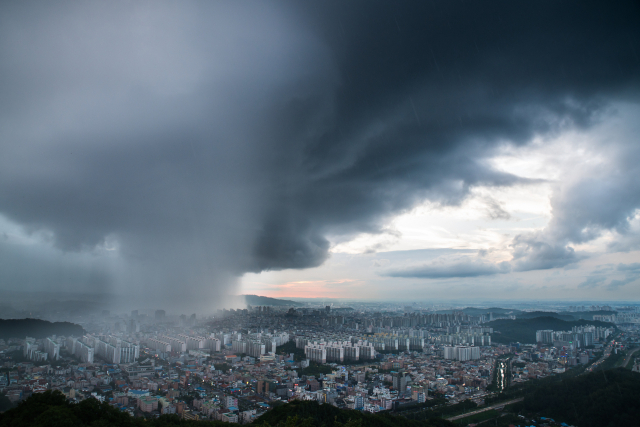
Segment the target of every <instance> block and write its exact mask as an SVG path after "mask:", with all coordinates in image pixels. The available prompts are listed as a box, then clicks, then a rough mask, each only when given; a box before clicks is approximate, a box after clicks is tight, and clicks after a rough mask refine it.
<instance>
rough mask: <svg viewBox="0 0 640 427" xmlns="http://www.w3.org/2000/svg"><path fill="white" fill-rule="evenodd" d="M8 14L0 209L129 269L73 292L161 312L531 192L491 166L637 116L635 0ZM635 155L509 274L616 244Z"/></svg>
mask: <svg viewBox="0 0 640 427" xmlns="http://www.w3.org/2000/svg"><path fill="white" fill-rule="evenodd" d="M0 7H1V9H0V40H1V41H0V63H1V64H3V65H2V68H1V69H0V73H1V74H0V93H2V97H1V100H0V129H1V130H0V141H1V144H0V214H1V215H2V216H4V217H5V218H7V219H8V221H9V222H11V223H12V224H18V225H19V226H21V227H22V230H23V233H24V234H25V235H29V233H34V232H36V231H37V232H41V233H47V235H48V236H49V239H48V241H47V242H44V243H42V244H46V245H52V246H53V247H55V248H57V250H59V251H62V252H66V253H72V254H73V253H76V254H78V253H81V254H87V253H92V254H94V256H95V257H98V262H100V261H99V260H100V259H102V258H101V257H105V255H104V254H105V253H106V252H107V251H114V252H116V253H117V259H118V262H116V263H115V264H117V266H116V267H114V266H113V264H114V263H113V262H111V261H109V262H105V263H104V266H103V270H104V271H105V272H106V273H105V274H106V275H107V276H108V277H109V279H105V278H104V276H100V277H101V278H100V280H86V281H85V282H84V283H82V284H79V285H78V286H79V287H82V288H87V289H88V288H91V286H94V287H96V288H99V289H100V290H104V289H105V288H106V289H108V288H109V286H112V287H113V290H114V292H115V291H116V290H118V289H120V290H122V289H123V288H122V287H120V288H118V286H122V284H126V289H128V290H131V291H132V292H133V291H135V292H139V293H140V294H141V295H145V294H149V293H153V294H156V295H161V296H162V297H158V298H160V299H162V298H165V299H166V300H167V301H169V300H170V298H173V296H175V295H186V296H187V297H188V298H193V299H206V298H214V297H215V295H216V294H219V293H226V292H232V291H233V283H234V281H235V279H236V278H237V277H238V276H240V275H242V274H243V273H245V272H259V271H264V270H278V269H288V268H294V269H299V268H307V267H312V266H317V265H320V264H321V263H323V262H324V261H325V260H326V259H327V257H328V256H329V253H328V250H329V248H330V240H329V239H330V236H342V238H343V239H348V238H350V236H355V235H357V234H358V233H361V232H370V233H376V232H380V231H382V230H383V229H384V227H385V224H386V221H388V219H389V218H390V217H392V216H393V215H396V214H398V213H400V212H403V211H405V210H407V209H410V208H412V207H413V206H415V205H416V204H417V203H419V202H421V201H423V200H425V199H430V200H433V201H435V202H438V203H441V204H443V205H456V204H459V203H461V202H462V201H463V200H464V198H465V197H466V196H467V195H468V194H469V190H470V188H472V187H474V186H478V185H483V186H489V187H492V186H509V185H513V184H515V183H518V184H521V183H523V182H526V180H524V179H522V178H519V177H517V176H514V175H511V174H508V173H505V172H501V171H498V170H496V169H494V168H493V167H491V165H490V163H489V162H488V161H487V160H488V159H489V158H490V157H491V156H492V155H493V154H494V153H495V151H496V150H497V149H498V148H499V147H501V146H504V144H514V145H524V144H527V143H529V142H530V141H531V140H532V138H534V137H536V136H540V135H553V134H557V133H560V132H563V131H565V130H567V129H576V128H578V129H588V128H589V127H591V126H593V125H594V123H597V122H598V121H599V120H601V119H602V117H603V114H605V112H607V111H608V110H607V108H609V106H610V105H611V104H612V103H614V102H622V101H624V102H630V103H637V101H638V89H639V86H638V84H639V83H640V77H639V76H640V60H639V56H638V54H639V53H640V35H639V30H638V28H640V22H639V20H638V16H639V15H638V13H637V12H638V10H637V9H638V7H637V4H636V3H634V2H621V3H620V2H619V3H617V4H616V5H615V7H613V6H608V5H606V4H602V3H594V4H589V3H587V2H562V3H558V2H542V3H540V2H538V3H536V4H531V5H523V4H514V3H513V2H491V3H477V4H474V3H471V4H466V3H465V4H462V3H455V4H453V3H452V2H437V1H436V2H429V3H416V2H394V3H393V4H391V3H388V2H349V3H346V4H345V3H344V2H337V1H336V2H321V3H312V4H308V3H299V2H286V1H285V2H269V3H263V2H251V3H241V4H238V3H232V4H222V3H214V4H208V3H198V2H186V3H180V5H178V4H175V3H170V2H166V3H165V2H155V3H153V4H151V3H134V4H131V3H125V2H109V3H104V4H100V3H87V4H78V3H75V2H59V3H56V4H55V5H42V4H35V3H33V4H31V3H29V2H20V3H6V4H3V5H2V6H0ZM633 154H634V156H635V155H637V154H638V153H635V152H634V153H633ZM635 159H637V157H635ZM624 160H625V161H626V163H621V164H620V165H621V167H622V168H623V169H621V172H620V174H619V175H618V176H612V175H605V176H603V177H594V178H593V179H594V181H593V182H590V181H581V182H576V183H574V184H572V185H571V186H568V187H567V192H566V193H563V194H559V195H558V196H557V198H556V199H555V200H554V222H553V224H552V225H551V226H550V227H551V229H552V230H554V232H553V236H554V237H553V238H549V237H546V236H542V238H539V237H540V236H523V237H520V238H518V239H516V241H515V243H514V244H515V246H514V257H515V261H514V268H515V269H516V270H528V269H539V268H552V267H559V266H564V265H567V264H569V263H570V262H575V260H576V258H575V254H574V252H573V250H572V249H571V248H570V246H569V243H570V242H584V241H588V240H589V239H592V238H594V236H596V235H597V234H598V232H599V230H606V229H613V230H616V231H619V232H624V231H625V227H626V225H625V221H626V218H627V217H628V216H629V215H630V214H631V212H633V210H634V209H637V208H638V205H639V204H640V199H639V198H638V194H640V192H638V191H637V185H636V182H638V181H637V180H635V179H634V178H635V177H637V176H638V175H637V164H638V163H637V162H636V161H634V158H628V159H627V158H626V157H625V158H624ZM621 188H623V189H621ZM594 189H595V192H594ZM596 197H597V200H598V201H594V198H596ZM491 206H493V205H491ZM491 206H490V207H491ZM492 212H493V215H495V216H496V217H499V218H507V217H506V216H505V213H504V212H503V211H501V210H500V209H499V206H497V207H496V206H493V208H492ZM3 244H4V245H5V246H4V248H5V249H4V250H7V251H8V250H11V249H10V246H7V245H9V243H3ZM27 252H28V251H27ZM24 256H25V257H26V258H25V259H29V255H28V254H27V255H24ZM458 267H459V268H461V269H464V268H466V269H467V270H465V271H468V272H469V274H471V273H473V272H474V271H475V272H476V273H478V272H480V273H481V274H485V273H482V272H483V271H485V272H488V271H490V270H492V269H494V270H495V269H498V271H500V270H499V267H496V266H487V265H486V264H477V265H476V264H473V265H467V266H466V267H465V266H458ZM463 267H464V268H463ZM430 268H431V270H429V268H427V269H426V270H424V271H423V273H424V275H423V276H422V277H445V276H443V275H446V274H449V273H447V271H448V270H447V271H445V270H442V271H440V272H439V273H438V271H436V270H437V268H435V267H430ZM434 268H435V270H434ZM12 269H16V270H15V271H11V270H12ZM21 271H22V270H21V267H14V266H8V270H6V271H5V272H4V273H0V285H1V286H6V287H9V286H10V285H11V286H14V285H15V283H17V282H20V281H21V280H24V278H23V279H21V277H24V275H21ZM429 271H430V272H429ZM418 273H419V272H416V274H418ZM434 274H436V276H433V275H434ZM437 274H440V276H437ZM486 274H489V273H486ZM430 275H431V276H430ZM63 282H64V280H61V279H52V280H40V281H34V282H33V283H34V284H33V286H34V287H35V288H38V287H40V288H49V289H55V288H56V287H59V286H63V284H64V283H63ZM109 283H110V284H111V285H109ZM203 297H204V298H203Z"/></svg>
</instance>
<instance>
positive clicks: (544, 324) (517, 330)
mask: <svg viewBox="0 0 640 427" xmlns="http://www.w3.org/2000/svg"><path fill="white" fill-rule="evenodd" d="M485 325H486V326H489V327H492V328H493V331H494V333H493V334H491V340H492V341H493V342H498V343H505V344H508V343H510V342H521V343H525V344H535V342H536V331H537V330H540V329H553V330H554V331H570V330H571V328H573V327H574V326H581V325H594V326H605V327H610V326H614V325H613V324H611V323H606V322H600V321H596V320H573V321H570V322H569V321H566V320H562V319H558V318H556V317H550V316H543V317H534V318H531V319H515V320H511V319H499V320H494V321H492V322H488V323H485Z"/></svg>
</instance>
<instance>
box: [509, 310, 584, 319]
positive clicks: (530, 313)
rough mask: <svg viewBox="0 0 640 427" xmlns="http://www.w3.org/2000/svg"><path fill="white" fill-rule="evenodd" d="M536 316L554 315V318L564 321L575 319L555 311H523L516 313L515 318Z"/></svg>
mask: <svg viewBox="0 0 640 427" xmlns="http://www.w3.org/2000/svg"><path fill="white" fill-rule="evenodd" d="M536 317H555V318H556V319H562V320H566V321H572V320H576V318H575V317H573V316H570V315H567V314H559V313H556V312H555V311H524V312H522V313H518V314H517V315H516V318H517V319H533V318H536Z"/></svg>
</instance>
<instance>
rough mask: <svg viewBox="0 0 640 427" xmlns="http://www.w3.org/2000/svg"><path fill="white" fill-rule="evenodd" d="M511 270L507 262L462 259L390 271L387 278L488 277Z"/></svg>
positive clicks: (386, 274)
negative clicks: (494, 262) (495, 262)
mask: <svg viewBox="0 0 640 427" xmlns="http://www.w3.org/2000/svg"><path fill="white" fill-rule="evenodd" d="M510 270H511V268H510V266H509V264H508V263H507V262H503V263H500V264H498V265H496V264H493V263H489V262H486V261H482V260H474V259H463V260H457V261H453V262H447V263H444V262H431V263H428V264H424V265H421V266H414V267H408V268H403V269H397V270H391V271H389V272H387V273H385V274H384V275H385V276H388V277H415V278H423V279H442V278H453V277H478V276H490V275H493V274H499V273H508V272H509V271H510Z"/></svg>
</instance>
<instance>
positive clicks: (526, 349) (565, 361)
mask: <svg viewBox="0 0 640 427" xmlns="http://www.w3.org/2000/svg"><path fill="white" fill-rule="evenodd" d="M274 301H276V302H279V301H278V300H274ZM279 303H281V304H284V303H286V302H285V301H282V302H279ZM434 308H435V307H429V308H427V307H425V306H424V305H418V304H415V303H414V304H413V305H408V306H402V305H396V306H394V305H393V304H384V305H383V304H380V305H377V304H371V303H368V304H362V303H357V302H353V303H350V304H349V305H345V304H340V305H333V304H331V305H327V306H313V305H311V304H308V303H306V304H303V303H298V304H296V306H295V307H288V306H286V305H276V306H250V305H249V306H247V308H245V309H236V310H234V309H230V310H226V309H223V310H218V312H217V313H216V315H214V316H209V317H205V318H200V317H198V316H196V314H192V315H190V316H187V315H176V314H172V313H166V311H165V310H154V311H153V310H151V311H149V312H143V311H139V310H133V311H131V312H130V313H127V314H116V313H113V314H112V313H110V312H109V311H108V310H104V311H103V312H102V313H101V314H99V315H95V316H90V318H89V319H87V320H86V323H85V322H83V323H82V324H81V326H82V328H84V331H83V333H82V335H77V336H73V335H69V336H60V335H57V336H56V335H51V336H48V337H44V338H40V339H36V338H32V337H11V338H7V339H4V340H2V341H0V358H1V362H2V371H1V372H2V373H1V374H0V393H3V394H4V395H5V396H6V398H7V399H8V400H9V401H10V402H11V404H12V405H15V404H18V403H20V402H21V401H23V400H25V399H28V398H29V397H30V396H31V395H32V394H34V393H42V392H45V391H47V390H58V391H60V392H61V393H63V394H64V396H65V397H66V398H67V399H68V400H69V401H71V402H80V401H82V400H84V399H97V400H98V401H100V402H106V403H108V404H109V405H111V406H113V407H115V408H117V409H118V410H120V411H124V412H127V413H129V414H130V415H131V416H137V417H158V416H160V415H161V414H176V415H178V416H179V417H180V418H182V419H185V420H218V421H224V422H230V423H240V424H246V423H251V422H253V421H255V420H256V419H258V418H259V417H260V416H261V415H263V414H265V413H266V412H267V411H269V410H270V409H271V408H273V407H274V406H278V405H281V404H282V403H284V402H293V401H296V400H300V401H316V402H319V403H321V404H329V405H333V406H336V407H338V408H343V409H353V410H357V411H366V412H369V413H377V412H381V411H387V412H391V413H396V414H398V416H406V415H408V414H411V413H412V412H420V411H424V410H425V409H427V410H431V411H438V410H441V408H443V407H445V408H446V407H452V408H458V406H456V405H460V404H463V405H464V403H465V402H473V403H474V404H475V406H478V407H479V408H482V407H483V406H486V407H489V403H496V396H499V395H500V394H501V393H502V392H504V391H506V390H507V389H509V388H517V386H518V385H519V384H522V383H526V382H528V381H535V380H540V379H544V378H547V377H551V376H556V375H561V374H564V373H567V372H571V371H572V370H577V369H583V370H584V372H588V371H590V370H592V369H593V368H594V367H597V366H598V365H599V364H601V363H606V361H607V358H608V357H611V355H617V354H625V355H626V356H627V357H626V358H625V359H624V360H623V362H624V363H622V365H620V363H619V365H620V366H624V367H626V368H628V369H631V370H633V371H638V370H639V369H640V364H639V363H638V362H640V354H638V356H639V357H638V358H637V359H636V357H635V350H636V348H640V347H638V346H639V345H640V335H639V332H640V328H639V326H640V310H638V308H639V307H638V306H620V307H611V306H608V305H604V306H587V307H584V306H583V307H576V306H567V307H566V311H564V312H561V313H562V314H561V315H560V314H558V313H556V312H545V311H528V312H527V311H521V310H516V309H511V310H510V309H504V308H485V309H483V308H458V309H456V308H450V309H448V310H447V309H440V310H436V309H434ZM381 309H382V310H383V311H382V310H381ZM571 315H574V317H575V318H580V319H582V320H580V322H578V323H580V325H579V326H572V327H571V329H569V330H552V329H540V330H536V331H535V333H531V332H529V335H530V339H529V340H526V341H523V342H508V338H507V340H506V341H505V339H504V338H505V337H501V335H502V334H501V331H500V330H499V328H500V326H499V325H496V322H499V321H502V322H505V321H506V322H513V321H516V320H517V319H519V318H526V319H528V320H530V321H535V320H536V319H541V318H542V319H545V320H548V319H552V320H553V319H555V318H554V317H550V316H557V317H558V318H566V317H567V316H571ZM536 316H537V317H536ZM558 320H559V319H558ZM560 322H564V321H562V320H560ZM567 324H569V323H567ZM497 400H499V399H497ZM508 400H510V401H511V400H514V399H508ZM515 401H518V399H515ZM497 403H499V402H497ZM475 406H474V407H475ZM494 406H495V405H494ZM444 412H445V413H446V409H445V410H444ZM462 412H463V413H464V412H465V411H462ZM466 412H468V411H466ZM456 415H457V418H460V415H459V414H456ZM445 417H446V418H451V419H454V420H455V419H457V418H456V417H455V416H446V415H445ZM463 418H464V417H463ZM546 425H555V424H553V423H551V424H549V423H547V424H546Z"/></svg>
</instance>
